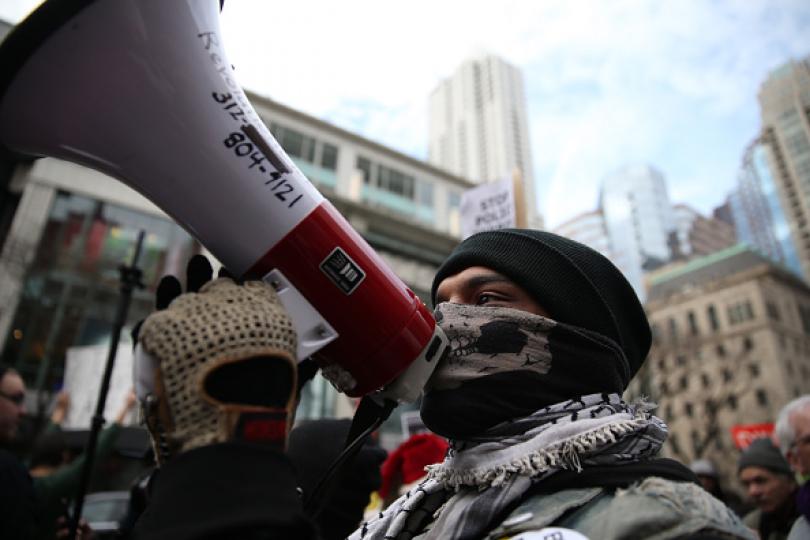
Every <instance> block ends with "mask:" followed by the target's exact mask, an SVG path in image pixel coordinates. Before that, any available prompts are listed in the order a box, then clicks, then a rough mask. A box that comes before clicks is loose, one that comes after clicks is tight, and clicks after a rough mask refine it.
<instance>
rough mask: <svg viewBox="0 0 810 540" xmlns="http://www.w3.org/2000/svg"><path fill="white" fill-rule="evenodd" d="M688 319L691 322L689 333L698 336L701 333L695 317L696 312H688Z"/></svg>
mask: <svg viewBox="0 0 810 540" xmlns="http://www.w3.org/2000/svg"><path fill="white" fill-rule="evenodd" d="M686 320H687V321H688V322H689V333H690V334H692V335H693V336H696V335H698V334H699V333H700V331H699V330H698V325H697V319H696V318H695V314H694V312H692V311H690V312H689V313H687V314H686Z"/></svg>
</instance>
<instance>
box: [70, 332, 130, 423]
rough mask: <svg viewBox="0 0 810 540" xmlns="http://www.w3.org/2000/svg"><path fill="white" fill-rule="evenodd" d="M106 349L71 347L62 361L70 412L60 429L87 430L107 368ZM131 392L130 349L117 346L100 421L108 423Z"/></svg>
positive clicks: (107, 351)
mask: <svg viewBox="0 0 810 540" xmlns="http://www.w3.org/2000/svg"><path fill="white" fill-rule="evenodd" d="M109 350H110V347H109V346H108V345H91V346H88V347H71V348H69V349H68V351H67V359H66V361H65V379H64V390H66V391H67V392H69V393H70V408H69V409H68V414H67V417H66V418H65V421H64V423H63V424H62V427H64V428H68V429H89V428H90V425H91V421H92V419H93V414H94V413H95V411H96V403H97V402H98V392H99V390H100V389H101V378H102V377H103V376H104V368H105V366H106V365H107V355H108V353H109ZM131 389H132V346H131V345H130V344H128V343H127V344H124V345H120V346H119V347H118V354H116V356H115V366H114V367H113V372H112V377H111V378H110V389H109V391H108V392H107V403H106V406H105V407H104V418H105V419H106V420H107V421H108V422H111V421H112V420H113V418H114V417H115V415H116V414H118V412H119V411H120V410H121V407H122V406H123V405H124V401H125V398H126V395H127V392H129V391H130V390H131Z"/></svg>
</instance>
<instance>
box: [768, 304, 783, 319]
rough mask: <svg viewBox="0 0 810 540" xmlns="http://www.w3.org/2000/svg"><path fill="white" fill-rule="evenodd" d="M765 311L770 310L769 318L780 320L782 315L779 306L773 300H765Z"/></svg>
mask: <svg viewBox="0 0 810 540" xmlns="http://www.w3.org/2000/svg"><path fill="white" fill-rule="evenodd" d="M765 311H767V312H768V318H769V319H771V320H773V321H777V322H779V320H780V319H781V317H780V316H779V306H777V305H776V304H774V303H773V302H765Z"/></svg>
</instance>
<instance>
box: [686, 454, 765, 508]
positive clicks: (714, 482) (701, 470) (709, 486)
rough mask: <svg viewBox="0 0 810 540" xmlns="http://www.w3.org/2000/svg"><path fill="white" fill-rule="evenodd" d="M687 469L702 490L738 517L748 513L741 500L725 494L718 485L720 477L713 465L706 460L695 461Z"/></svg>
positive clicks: (732, 494) (735, 496) (733, 495)
mask: <svg viewBox="0 0 810 540" xmlns="http://www.w3.org/2000/svg"><path fill="white" fill-rule="evenodd" d="M689 468H690V469H692V472H693V473H695V476H697V478H698V481H699V482H700V485H701V486H703V489H705V490H706V491H708V492H709V493H711V494H712V495H713V496H714V498H716V499H717V500H719V501H722V502H723V503H725V505H726V506H728V507H729V508H731V509H732V510H734V512H735V513H736V514H737V515H738V516H744V515H746V514H747V513H748V512H749V511H750V507H746V505H745V503H743V501H742V499H740V497H739V496H737V494H735V493H731V492H726V491H725V490H724V489H723V488H722V486H721V485H720V475H719V474H718V473H717V469H716V468H715V466H714V464H713V463H712V462H711V461H709V460H708V459H696V460H695V461H693V462H692V463H690V464H689Z"/></svg>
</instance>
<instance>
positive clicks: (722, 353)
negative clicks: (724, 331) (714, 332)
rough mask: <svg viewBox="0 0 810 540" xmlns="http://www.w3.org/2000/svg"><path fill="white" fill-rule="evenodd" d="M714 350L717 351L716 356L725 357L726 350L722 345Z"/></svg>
mask: <svg viewBox="0 0 810 540" xmlns="http://www.w3.org/2000/svg"><path fill="white" fill-rule="evenodd" d="M715 350H716V351H717V356H719V357H721V358H722V357H724V356H725V355H726V348H725V347H724V346H723V344H722V343H720V344H718V345H717V348H716V349H715Z"/></svg>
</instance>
